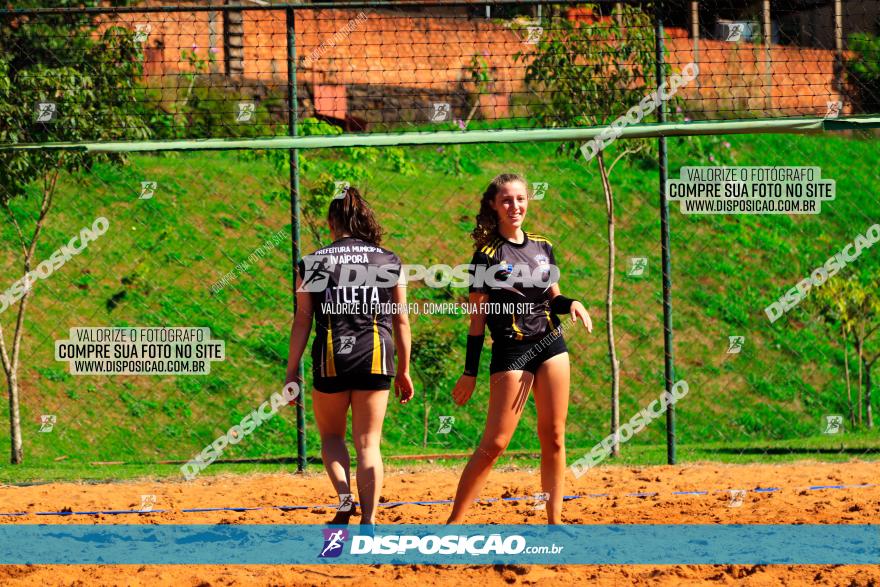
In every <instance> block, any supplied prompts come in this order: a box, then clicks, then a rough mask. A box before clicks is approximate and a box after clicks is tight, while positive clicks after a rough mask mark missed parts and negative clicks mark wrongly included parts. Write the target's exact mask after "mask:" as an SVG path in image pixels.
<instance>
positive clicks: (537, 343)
mask: <svg viewBox="0 0 880 587" xmlns="http://www.w3.org/2000/svg"><path fill="white" fill-rule="evenodd" d="M542 341H543V342H542ZM567 352H568V347H567V346H565V339H564V338H562V335H561V334H560V335H559V336H555V337H551V336H550V335H548V336H546V337H544V338H539V339H538V340H531V341H527V340H510V339H506V338H505V339H501V340H498V341H497V342H496V341H493V342H492V360H491V362H490V363H489V373H498V372H501V371H519V370H522V371H528V372H529V373H531V374H532V375H534V374H535V373H537V372H538V367H539V366H540V365H541V363H543V362H544V361H546V360H547V359H549V358H550V357H555V356H556V355H561V354H562V353H567Z"/></svg>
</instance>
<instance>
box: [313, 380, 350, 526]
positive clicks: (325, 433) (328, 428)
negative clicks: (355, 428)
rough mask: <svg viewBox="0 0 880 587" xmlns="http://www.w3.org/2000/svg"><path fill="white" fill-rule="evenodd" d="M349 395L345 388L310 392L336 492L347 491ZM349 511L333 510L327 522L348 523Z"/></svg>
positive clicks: (322, 445)
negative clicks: (331, 516)
mask: <svg viewBox="0 0 880 587" xmlns="http://www.w3.org/2000/svg"><path fill="white" fill-rule="evenodd" d="M350 396H351V393H350V392H348V391H342V392H339V393H322V392H320V391H317V390H315V391H314V393H313V394H312V408H313V409H314V412H315V424H316V425H317V427H318V433H319V434H320V435H321V458H322V460H323V461H324V469H326V471H327V475H328V476H329V477H330V482H331V483H333V488H334V489H335V490H336V494H337V495H342V494H346V493H348V494H350V493H351V471H350V468H351V457H350V456H349V454H348V447H347V446H346V445H345V431H346V429H347V427H348V406H349V403H350ZM353 513H354V508H353V507H352V508H351V510H349V511H348V512H341V511H337V512H336V516H335V517H334V518H333V520H331V521H330V523H331V524H348V519H349V518H350V517H351V515H352V514H353Z"/></svg>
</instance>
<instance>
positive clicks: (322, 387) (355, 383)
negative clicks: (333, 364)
mask: <svg viewBox="0 0 880 587" xmlns="http://www.w3.org/2000/svg"><path fill="white" fill-rule="evenodd" d="M313 379H314V381H313V385H314V387H315V389H317V390H318V391H320V392H321V393H339V392H341V391H347V390H349V389H363V390H367V391H376V390H380V389H391V379H392V376H391V375H376V374H375V373H347V374H345V375H337V376H336V377H320V376H318V375H315V376H314V378H313Z"/></svg>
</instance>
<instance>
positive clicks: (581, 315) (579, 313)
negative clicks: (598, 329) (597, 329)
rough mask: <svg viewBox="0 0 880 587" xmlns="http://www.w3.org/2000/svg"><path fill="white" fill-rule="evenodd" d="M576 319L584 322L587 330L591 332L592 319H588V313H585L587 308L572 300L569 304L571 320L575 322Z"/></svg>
mask: <svg viewBox="0 0 880 587" xmlns="http://www.w3.org/2000/svg"><path fill="white" fill-rule="evenodd" d="M578 319H580V321H581V322H583V323H584V326H585V327H586V328H587V332H593V321H592V320H591V319H590V314H589V313H587V309H586V308H584V305H583V304H582V303H580V302H578V301H574V302H572V304H571V321H572V322H577V320H578Z"/></svg>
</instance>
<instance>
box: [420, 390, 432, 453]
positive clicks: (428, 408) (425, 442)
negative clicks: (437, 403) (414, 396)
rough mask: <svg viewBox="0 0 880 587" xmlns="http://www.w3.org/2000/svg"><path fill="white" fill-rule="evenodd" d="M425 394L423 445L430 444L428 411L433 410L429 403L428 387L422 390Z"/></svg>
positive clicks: (423, 403)
mask: <svg viewBox="0 0 880 587" xmlns="http://www.w3.org/2000/svg"><path fill="white" fill-rule="evenodd" d="M422 395H423V396H424V398H425V399H424V401H423V402H422V406H423V408H422V409H423V411H424V416H423V418H422V420H423V421H422V447H427V446H428V413H429V412H430V411H431V407H430V406H429V405H428V391H427V388H426V389H425V391H424V392H422Z"/></svg>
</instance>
